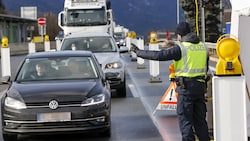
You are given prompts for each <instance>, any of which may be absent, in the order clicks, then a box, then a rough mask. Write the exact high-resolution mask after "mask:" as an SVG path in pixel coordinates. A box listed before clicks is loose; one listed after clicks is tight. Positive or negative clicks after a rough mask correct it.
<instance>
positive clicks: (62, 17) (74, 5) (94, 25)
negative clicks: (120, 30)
mask: <svg viewBox="0 0 250 141" xmlns="http://www.w3.org/2000/svg"><path fill="white" fill-rule="evenodd" d="M112 15H113V14H112V9H111V2H110V1H109V0H65V2H64V10H63V11H61V12H60V13H59V14H58V25H59V27H61V28H62V29H63V30H64V35H68V34H71V33H75V32H106V33H109V34H111V35H113V16H112Z"/></svg>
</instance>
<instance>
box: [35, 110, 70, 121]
mask: <svg viewBox="0 0 250 141" xmlns="http://www.w3.org/2000/svg"><path fill="white" fill-rule="evenodd" d="M70 120H71V113H70V112H56V113H39V114H37V121H38V122H59V121H70Z"/></svg>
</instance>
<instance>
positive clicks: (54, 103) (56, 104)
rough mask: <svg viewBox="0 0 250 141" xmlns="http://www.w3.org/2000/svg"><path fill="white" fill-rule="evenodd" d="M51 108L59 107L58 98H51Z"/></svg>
mask: <svg viewBox="0 0 250 141" xmlns="http://www.w3.org/2000/svg"><path fill="white" fill-rule="evenodd" d="M49 108H50V109H53V110H54V109H56V108H58V102H57V101H56V100H51V101H50V102H49Z"/></svg>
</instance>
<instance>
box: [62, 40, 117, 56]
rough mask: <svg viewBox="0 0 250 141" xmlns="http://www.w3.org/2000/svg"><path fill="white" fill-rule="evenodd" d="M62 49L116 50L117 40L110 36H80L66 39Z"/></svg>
mask: <svg viewBox="0 0 250 141" xmlns="http://www.w3.org/2000/svg"><path fill="white" fill-rule="evenodd" d="M61 50H88V51H92V52H94V53H95V52H116V51H117V46H116V44H115V41H114V40H113V39H112V38H110V37H79V38H68V39H65V40H64V42H63V44H62V47H61Z"/></svg>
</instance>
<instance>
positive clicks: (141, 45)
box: [137, 38, 145, 69]
mask: <svg viewBox="0 0 250 141" xmlns="http://www.w3.org/2000/svg"><path fill="white" fill-rule="evenodd" d="M137 46H138V48H139V49H141V50H144V40H143V38H138V39H137ZM137 69H145V65H144V59H142V58H140V57H137Z"/></svg>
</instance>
